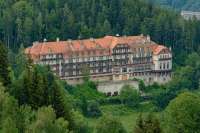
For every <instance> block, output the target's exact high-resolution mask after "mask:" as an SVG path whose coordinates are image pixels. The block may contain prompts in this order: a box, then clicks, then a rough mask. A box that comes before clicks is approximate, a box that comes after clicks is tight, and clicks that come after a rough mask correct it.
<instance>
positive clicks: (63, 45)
mask: <svg viewBox="0 0 200 133" xmlns="http://www.w3.org/2000/svg"><path fill="white" fill-rule="evenodd" d="M146 39H147V38H146V37H144V36H127V37H126V36H124V37H115V36H105V37H103V38H98V39H93V38H91V39H85V40H68V41H58V42H41V43H39V42H36V43H33V46H32V47H30V48H27V49H26V50H25V53H26V54H29V55H31V56H32V58H37V57H38V56H40V55H45V54H49V53H54V54H59V53H60V54H63V55H64V57H65V58H67V57H69V56H72V55H73V54H75V53H76V54H77V53H83V54H84V53H86V52H87V51H92V50H94V51H95V55H100V54H101V52H102V51H104V54H110V53H109V51H110V49H112V48H114V47H115V46H116V45H117V44H137V43H141V42H144V40H146ZM164 48H166V47H164V46H161V45H152V50H153V52H154V54H159V52H160V51H162V49H164ZM87 54H88V53H86V54H84V55H87Z"/></svg>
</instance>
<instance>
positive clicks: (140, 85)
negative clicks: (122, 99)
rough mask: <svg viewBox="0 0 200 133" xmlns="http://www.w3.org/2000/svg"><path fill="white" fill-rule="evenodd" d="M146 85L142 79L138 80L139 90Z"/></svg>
mask: <svg viewBox="0 0 200 133" xmlns="http://www.w3.org/2000/svg"><path fill="white" fill-rule="evenodd" d="M145 89H146V86H145V84H144V82H143V81H142V80H140V81H139V90H140V91H145Z"/></svg>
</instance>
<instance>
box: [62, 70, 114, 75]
mask: <svg viewBox="0 0 200 133" xmlns="http://www.w3.org/2000/svg"><path fill="white" fill-rule="evenodd" d="M111 71H112V69H109V68H108V69H106V68H99V69H91V70H90V71H89V72H90V74H97V73H109V72H111ZM82 74H83V73H82V71H81V70H79V71H72V72H65V76H76V75H82Z"/></svg>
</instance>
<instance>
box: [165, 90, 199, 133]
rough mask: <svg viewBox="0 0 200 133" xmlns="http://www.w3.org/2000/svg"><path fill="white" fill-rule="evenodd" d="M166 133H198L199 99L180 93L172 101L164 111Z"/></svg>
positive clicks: (197, 96)
mask: <svg viewBox="0 0 200 133" xmlns="http://www.w3.org/2000/svg"><path fill="white" fill-rule="evenodd" d="M164 119H165V124H166V127H167V128H166V129H167V130H166V132H171V131H173V133H180V132H183V133H191V132H196V133H198V132H200V127H199V123H200V97H199V95H196V94H193V93H189V92H186V93H182V94H180V95H178V97H177V98H175V99H174V100H172V101H171V102H170V104H169V106H168V107H167V109H166V111H165V118H164Z"/></svg>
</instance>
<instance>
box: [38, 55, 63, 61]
mask: <svg viewBox="0 0 200 133" xmlns="http://www.w3.org/2000/svg"><path fill="white" fill-rule="evenodd" d="M56 58H62V54H46V55H41V56H40V59H41V60H42V59H56Z"/></svg>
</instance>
